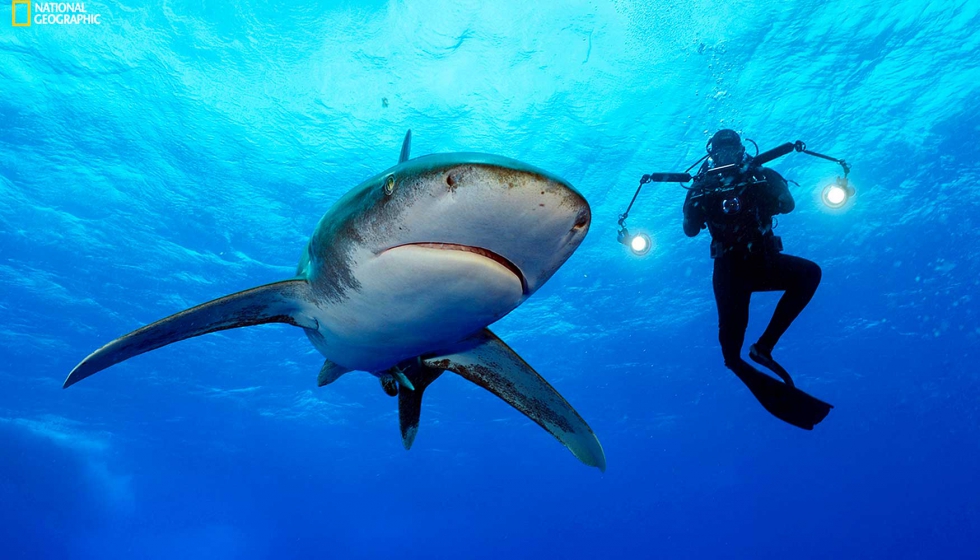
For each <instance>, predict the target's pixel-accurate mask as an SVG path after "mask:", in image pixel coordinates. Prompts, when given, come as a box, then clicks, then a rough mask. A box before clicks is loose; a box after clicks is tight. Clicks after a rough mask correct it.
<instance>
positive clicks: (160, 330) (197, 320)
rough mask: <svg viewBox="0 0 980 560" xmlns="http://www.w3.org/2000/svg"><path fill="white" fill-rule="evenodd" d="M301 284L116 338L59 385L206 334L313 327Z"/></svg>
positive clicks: (271, 287) (267, 289) (242, 295)
mask: <svg viewBox="0 0 980 560" xmlns="http://www.w3.org/2000/svg"><path fill="white" fill-rule="evenodd" d="M309 291H310V287H309V284H307V283H306V280H301V279H298V280H286V281H284V282H276V283H274V284H266V285H265V286H259V287H257V288H252V289H250V290H245V291H244V292H238V293H237V294H231V295H229V296H225V297H223V298H219V299H216V300H214V301H209V302H207V303H203V304H201V305H198V306H197V307H192V308H190V309H188V310H186V311H181V312H180V313H177V314H176V315H171V316H170V317H167V318H166V319H161V320H159V321H157V322H156V323H152V324H150V325H147V326H145V327H143V328H141V329H139V330H136V331H133V332H131V333H129V334H127V335H125V336H121V337H119V338H117V339H116V340H113V341H112V342H110V343H109V344H106V345H105V346H103V347H102V348H99V349H98V350H96V351H95V352H93V353H92V354H90V355H89V356H88V357H87V358H85V359H84V360H82V362H81V363H80V364H78V365H77V366H75V369H73V370H72V371H71V373H69V374H68V378H67V379H65V384H64V386H65V387H69V386H71V385H74V384H75V383H78V382H79V381H81V380H82V379H85V378H86V377H88V376H90V375H92V374H93V373H96V372H98V371H101V370H103V369H105V368H107V367H109V366H111V365H114V364H118V363H119V362H121V361H123V360H128V359H129V358H132V357H133V356H138V355H140V354H142V353H144V352H149V351H150V350H156V349H157V348H160V347H162V346H166V345H168V344H171V343H173V342H177V341H180V340H184V339H187V338H191V337H195V336H200V335H202V334H207V333H210V332H215V331H221V330H226V329H234V328H237V327H250V326H252V325H261V324H264V323H287V324H290V325H295V326H297V327H304V328H307V329H316V328H317V327H318V324H317V321H316V319H314V318H313V316H312V315H311V314H310V311H311V310H312V308H313V304H312V303H311V302H310V297H309Z"/></svg>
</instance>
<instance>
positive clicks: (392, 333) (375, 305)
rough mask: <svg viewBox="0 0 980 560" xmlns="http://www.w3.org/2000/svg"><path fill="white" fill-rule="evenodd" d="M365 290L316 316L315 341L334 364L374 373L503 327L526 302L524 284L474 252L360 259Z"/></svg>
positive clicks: (415, 249) (413, 249) (405, 251)
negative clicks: (500, 321)
mask: <svg viewBox="0 0 980 560" xmlns="http://www.w3.org/2000/svg"><path fill="white" fill-rule="evenodd" d="M353 272H354V275H355V277H356V278H357V279H358V281H359V282H360V289H359V290H356V291H355V290H349V291H348V292H347V294H346V295H347V296H348V299H347V300H346V301H344V302H343V303H341V304H337V305H332V306H329V308H326V309H320V310H318V311H317V313H316V316H315V317H316V319H317V322H318V323H319V329H318V330H317V331H316V332H315V333H312V332H310V333H309V334H310V340H311V341H312V342H313V344H314V346H316V348H317V350H319V351H320V353H321V354H323V355H324V356H325V357H326V358H327V359H328V360H330V361H332V362H334V363H337V364H339V365H342V366H345V367H347V368H350V369H357V370H363V371H369V372H374V371H378V370H382V369H387V368H389V367H391V366H393V365H395V364H396V363H398V362H400V361H402V360H405V359H408V358H413V357H415V356H419V355H421V354H426V353H430V352H434V351H437V350H440V349H443V348H445V347H446V346H448V345H451V344H453V343H454V342H457V341H459V340H461V339H463V338H465V337H466V336H468V335H470V334H472V333H474V332H476V331H478V330H480V329H482V328H484V327H486V326H487V325H489V324H491V323H493V322H494V321H497V320H498V319H500V318H501V317H503V316H504V315H506V314H507V313H509V312H510V311H512V310H513V309H514V308H515V307H517V306H518V305H519V304H520V303H521V301H523V298H524V290H523V287H522V283H521V279H520V278H519V277H518V276H517V275H515V273H514V272H512V271H511V270H510V269H508V268H507V267H505V266H504V265H502V264H500V263H498V262H496V261H494V260H491V259H489V258H486V257H484V256H480V255H477V254H474V253H470V252H465V251H457V250H444V249H435V248H429V247H420V246H404V247H397V248H395V249H390V250H388V251H385V252H384V253H381V254H380V255H377V256H374V255H372V256H371V257H370V258H367V259H363V260H361V261H360V264H359V265H358V267H357V268H356V269H355V270H354V271H353Z"/></svg>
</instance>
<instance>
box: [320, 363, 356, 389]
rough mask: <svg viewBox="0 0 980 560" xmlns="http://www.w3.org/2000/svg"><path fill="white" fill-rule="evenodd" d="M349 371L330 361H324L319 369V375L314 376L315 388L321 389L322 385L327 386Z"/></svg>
mask: <svg viewBox="0 0 980 560" xmlns="http://www.w3.org/2000/svg"><path fill="white" fill-rule="evenodd" d="M349 371H351V370H350V369H348V368H345V367H344V366H341V365H337V364H335V363H333V362H331V361H330V360H325V361H324V362H323V367H322V368H320V373H319V374H318V375H317V376H316V386H317V387H323V386H324V385H329V384H331V383H333V382H334V381H336V380H337V379H339V378H340V376H341V375H343V374H345V373H347V372H349Z"/></svg>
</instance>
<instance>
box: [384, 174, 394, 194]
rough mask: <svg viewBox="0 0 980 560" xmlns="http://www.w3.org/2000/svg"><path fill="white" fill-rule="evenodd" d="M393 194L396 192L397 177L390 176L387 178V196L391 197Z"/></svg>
mask: <svg viewBox="0 0 980 560" xmlns="http://www.w3.org/2000/svg"><path fill="white" fill-rule="evenodd" d="M393 192H395V176H394V175H388V176H387V177H385V194H386V195H388V196H391V193H393Z"/></svg>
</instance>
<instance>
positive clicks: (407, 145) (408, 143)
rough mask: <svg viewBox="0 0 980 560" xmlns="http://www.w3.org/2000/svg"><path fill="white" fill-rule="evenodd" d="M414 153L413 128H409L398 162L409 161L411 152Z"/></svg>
mask: <svg viewBox="0 0 980 560" xmlns="http://www.w3.org/2000/svg"><path fill="white" fill-rule="evenodd" d="M411 153H412V129H408V132H406V133H405V140H403V141H402V153H401V155H399V156H398V163H405V162H406V161H408V158H409V157H410V154H411Z"/></svg>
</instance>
